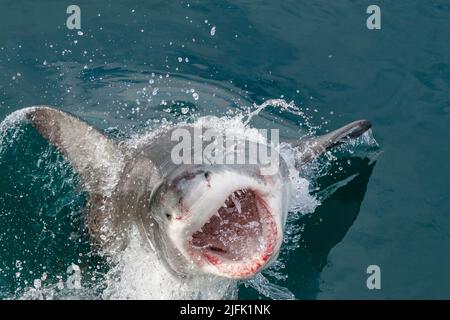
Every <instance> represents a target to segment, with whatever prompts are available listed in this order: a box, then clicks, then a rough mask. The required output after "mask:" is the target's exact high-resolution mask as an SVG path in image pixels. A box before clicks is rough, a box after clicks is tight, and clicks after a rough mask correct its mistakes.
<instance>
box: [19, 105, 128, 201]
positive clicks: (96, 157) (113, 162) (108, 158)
mask: <svg viewBox="0 0 450 320" xmlns="http://www.w3.org/2000/svg"><path fill="white" fill-rule="evenodd" d="M26 116H27V118H28V119H29V121H30V122H31V123H32V125H33V126H34V128H36V130H37V131H38V132H39V133H40V134H41V135H42V136H43V137H44V138H45V139H47V140H48V141H49V142H50V143H51V144H52V145H53V146H55V147H56V148H57V149H58V150H59V151H60V152H61V153H62V154H63V155H64V156H65V157H66V158H67V160H68V161H69V162H70V164H71V165H72V166H73V167H74V169H75V171H76V172H77V173H78V174H79V176H80V178H81V182H82V183H83V185H84V187H85V188H86V190H87V191H89V192H91V193H96V194H107V193H109V192H111V191H112V189H113V188H114V186H115V184H116V183H117V180H118V179H119V175H120V173H121V171H122V167H123V165H122V163H123V157H122V153H121V152H120V150H119V148H118V147H117V145H116V144H115V143H114V142H113V141H111V140H110V139H108V138H107V137H106V136H105V135H103V134H102V133H101V132H100V131H98V130H97V129H95V128H94V127H92V126H90V125H89V124H87V123H86V122H84V121H82V120H80V119H78V118H76V117H75V116H73V115H71V114H69V113H66V112H63V111H60V110H56V109H52V108H49V107H46V106H37V107H32V108H29V109H27V110H26Z"/></svg>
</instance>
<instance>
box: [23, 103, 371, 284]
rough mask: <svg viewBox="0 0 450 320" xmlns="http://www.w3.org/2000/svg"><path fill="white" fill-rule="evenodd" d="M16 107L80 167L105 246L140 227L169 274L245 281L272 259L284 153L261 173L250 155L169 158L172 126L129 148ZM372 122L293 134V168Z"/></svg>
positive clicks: (285, 198)
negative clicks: (243, 160) (213, 160)
mask: <svg viewBox="0 0 450 320" xmlns="http://www.w3.org/2000/svg"><path fill="white" fill-rule="evenodd" d="M22 112H23V113H24V114H25V115H26V118H27V119H28V120H29V121H30V122H31V124H32V125H33V126H34V128H36V130H37V131H38V132H39V133H40V134H41V135H42V136H43V137H44V138H45V139H47V140H48V141H49V143H50V144H51V145H53V146H54V147H56V148H57V150H59V152H61V153H62V154H63V155H64V156H65V157H66V158H67V160H68V161H69V162H70V164H71V165H72V166H73V168H74V169H75V171H76V172H77V173H78V174H79V176H80V180H81V182H82V185H83V187H84V188H85V189H86V191H88V193H89V200H88V205H87V209H86V211H87V213H86V221H87V227H88V229H89V231H90V234H91V236H92V238H93V241H94V243H95V244H97V245H98V246H99V248H101V249H102V250H103V251H105V252H109V253H110V254H114V253H117V252H120V251H123V250H124V248H126V246H127V245H128V243H129V241H130V233H131V229H132V228H133V227H134V226H137V229H138V230H139V233H140V235H141V238H142V239H144V240H145V242H146V244H147V245H148V247H150V248H151V250H152V252H153V253H154V254H155V256H156V257H157V258H158V259H160V260H161V261H162V262H163V265H164V268H165V269H166V270H167V272H169V273H170V274H172V275H173V276H174V277H176V278H179V279H195V278H196V277H205V276H207V277H208V276H211V277H214V278H219V279H221V278H222V279H230V278H231V279H245V278H251V277H254V276H255V275H256V274H257V273H258V272H260V271H261V270H262V269H263V268H265V267H267V266H269V265H270V264H271V263H272V262H273V261H274V260H275V259H276V258H277V255H278V252H279V250H280V247H281V244H282V241H283V230H284V226H285V223H286V217H287V213H288V204H289V196H290V189H289V188H290V183H289V182H290V181H289V175H288V171H287V169H286V164H285V163H284V160H283V159H282V158H281V159H280V162H279V163H278V165H279V170H277V171H276V172H273V173H271V174H262V172H263V170H262V169H263V168H262V165H261V164H258V162H257V161H256V162H255V161H253V162H252V161H250V162H249V163H253V164H246V165H230V164H205V163H203V164H175V163H174V161H172V159H171V153H172V151H173V148H174V147H175V145H176V143H177V141H173V139H172V134H173V130H174V128H171V129H167V130H161V132H159V133H158V134H156V136H155V137H154V138H153V139H151V140H149V141H147V142H146V143H143V144H140V145H138V146H134V147H133V148H130V147H127V146H125V145H124V144H120V143H119V144H117V143H115V142H113V141H112V140H110V139H109V138H107V137H106V136H105V135H104V134H102V133H101V132H100V131H98V130H97V129H95V128H94V127H92V126H90V125H89V124H87V123H86V122H84V121H82V120H80V119H79V118H77V117H75V116H73V115H71V114H69V113H66V112H63V111H60V110H56V109H52V108H49V107H46V106H37V107H32V108H28V109H24V110H23V111H22ZM184 126H185V129H186V130H188V131H192V130H193V128H192V126H189V125H184ZM175 128H176V126H175ZM370 128H371V124H370V123H369V122H368V121H366V120H360V121H355V122H352V123H350V124H348V125H346V126H344V127H342V128H340V129H338V130H335V131H333V132H331V133H328V134H326V135H323V136H320V137H314V138H308V139H299V140H296V141H292V142H291V145H292V146H293V147H295V148H298V149H299V150H301V154H302V157H301V158H300V159H298V161H297V163H296V166H298V167H301V166H303V165H305V164H306V163H308V162H310V161H312V160H313V159H314V158H315V157H317V156H319V155H320V154H322V153H323V152H325V151H327V150H329V149H331V148H333V147H335V146H337V145H339V144H341V143H343V142H345V141H346V140H348V139H355V138H357V137H359V136H361V135H362V134H363V133H364V132H366V131H367V130H369V129H370ZM267 148H268V149H271V148H273V146H271V145H270V144H269V143H268V144H267ZM272 152H276V150H272Z"/></svg>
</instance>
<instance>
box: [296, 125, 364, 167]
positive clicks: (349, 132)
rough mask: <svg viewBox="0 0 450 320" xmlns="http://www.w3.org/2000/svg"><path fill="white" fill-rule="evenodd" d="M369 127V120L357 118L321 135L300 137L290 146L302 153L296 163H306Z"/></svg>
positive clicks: (359, 134) (358, 135)
mask: <svg viewBox="0 0 450 320" xmlns="http://www.w3.org/2000/svg"><path fill="white" fill-rule="evenodd" d="M370 128H372V124H371V123H370V122H369V121H367V120H358V121H354V122H352V123H349V124H347V125H345V126H343V127H341V128H339V129H337V130H334V131H332V132H330V133H327V134H325V135H323V136H319V137H313V138H307V139H301V140H299V141H297V142H294V143H292V146H293V147H298V148H299V149H300V151H301V154H302V156H301V158H300V159H299V160H298V162H297V165H298V166H301V165H303V164H306V163H308V162H310V161H312V160H313V159H314V158H316V157H318V156H319V155H321V154H322V153H324V152H326V151H328V150H330V149H331V148H333V147H335V146H337V145H340V144H341V143H344V142H345V141H348V140H350V139H356V138H358V137H360V136H361V135H363V134H364V133H365V132H366V131H367V130H369V129H370Z"/></svg>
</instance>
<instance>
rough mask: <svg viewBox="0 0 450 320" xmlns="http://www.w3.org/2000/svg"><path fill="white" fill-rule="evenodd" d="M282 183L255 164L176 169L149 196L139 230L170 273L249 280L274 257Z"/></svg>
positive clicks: (281, 208) (281, 223)
mask: <svg viewBox="0 0 450 320" xmlns="http://www.w3.org/2000/svg"><path fill="white" fill-rule="evenodd" d="M285 180H286V179H284V178H283V177H282V175H281V174H274V175H271V176H267V175H261V174H260V170H259V168H258V166H256V165H253V166H250V165H245V166H244V165H243V166H224V165H214V166H212V165H203V166H200V165H197V166H181V167H179V168H177V169H176V170H174V171H173V172H172V173H171V174H170V175H169V176H168V177H167V179H164V181H163V182H162V183H161V184H160V185H159V186H158V187H157V188H156V189H155V190H154V192H153V193H152V195H151V199H150V202H151V204H150V208H151V210H150V212H148V213H147V214H146V215H148V217H144V218H143V220H144V225H145V226H146V227H148V226H150V225H152V230H149V232H152V233H153V234H154V239H155V240H154V241H156V242H158V244H157V245H158V247H159V248H160V250H159V251H160V252H161V253H162V256H163V258H164V260H165V261H166V262H167V264H168V265H169V266H170V268H171V269H172V270H174V271H175V272H177V273H181V274H199V273H203V274H212V275H216V276H221V277H226V278H234V279H241V278H250V277H252V276H254V275H255V274H256V273H257V272H258V271H260V270H261V269H263V268H264V267H265V266H267V265H268V264H269V263H270V262H271V261H273V260H274V259H275V258H276V257H277V255H278V252H279V249H280V246H281V243H282V239H283V228H284V222H285V218H286V214H287V203H286V202H287V198H286V196H287V194H288V187H289V185H288V184H286V182H285ZM146 218H147V219H148V218H151V219H152V221H153V222H149V221H148V220H147V221H148V222H147V223H146V222H145V221H146Z"/></svg>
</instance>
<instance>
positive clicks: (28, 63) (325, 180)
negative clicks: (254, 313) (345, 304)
mask: <svg viewBox="0 0 450 320" xmlns="http://www.w3.org/2000/svg"><path fill="white" fill-rule="evenodd" d="M70 4H71V3H68V2H64V1H56V0H54V1H51V0H45V1H39V2H37V1H35V2H32V1H10V0H3V1H1V3H0V121H2V120H3V119H5V118H6V116H7V115H8V114H10V113H12V112H14V111H16V110H18V109H21V108H24V107H29V106H32V105H51V106H54V107H57V108H60V109H63V110H65V111H69V112H71V113H74V114H76V115H77V116H79V117H81V118H83V119H85V120H87V121H88V122H90V123H91V124H93V125H95V126H96V127H98V128H100V129H102V130H104V131H105V132H106V134H107V135H109V136H111V137H113V138H114V139H116V140H120V139H123V138H127V137H130V136H132V135H133V134H137V133H140V134H142V133H145V132H146V131H148V130H151V129H152V128H155V127H156V126H157V125H158V124H159V123H160V122H161V121H162V119H163V118H164V119H167V120H170V121H175V122H176V121H180V120H186V119H189V118H190V117H192V116H193V115H217V116H221V115H224V114H226V113H227V111H229V110H237V109H239V108H242V106H252V105H253V104H256V105H259V104H261V103H263V102H264V101H266V100H267V99H274V98H276V99H283V100H284V101H287V102H290V101H292V102H293V104H295V106H296V108H297V109H298V110H299V111H301V112H302V113H303V114H304V116H303V117H300V116H299V113H297V114H292V113H288V112H284V111H282V110H281V111H280V110H279V109H277V108H275V107H269V108H267V109H265V110H264V112H262V113H261V114H260V115H258V117H256V118H255V121H254V125H255V126H258V125H259V126H263V127H264V126H265V125H266V124H268V123H269V125H270V126H274V127H277V128H280V129H282V131H281V133H284V134H286V135H289V136H291V137H292V136H294V135H295V134H298V135H301V133H302V132H304V131H305V130H309V129H311V128H316V127H317V132H318V133H321V132H325V131H326V130H331V129H333V128H337V127H339V126H341V125H344V124H346V123H348V122H350V121H353V120H356V119H368V120H370V121H371V122H372V124H373V136H374V137H375V139H376V141H377V142H378V145H379V146H378V147H377V148H375V149H376V150H372V149H374V148H370V150H366V149H365V151H361V152H357V153H355V154H351V153H349V150H350V151H351V148H349V149H346V150H345V152H337V153H336V157H337V160H333V161H330V159H329V158H325V157H324V158H322V159H319V161H318V164H317V165H318V166H317V167H316V168H315V169H316V171H317V170H318V171H319V172H320V173H318V172H315V173H313V174H311V173H309V175H308V177H314V178H311V180H312V181H311V190H310V193H311V194H312V195H314V196H315V197H316V198H317V199H318V200H320V205H319V206H318V207H317V208H316V209H315V210H314V212H311V213H307V214H302V213H301V212H300V213H299V212H293V213H292V215H291V218H290V221H289V226H288V229H287V232H288V234H287V237H286V243H285V244H284V245H283V247H282V250H281V257H280V262H279V263H278V264H277V265H276V266H275V267H274V268H272V269H269V270H267V271H265V272H264V273H263V275H264V277H265V278H264V279H268V281H269V282H270V283H271V284H272V285H270V286H267V285H264V281H262V282H261V281H259V282H251V281H250V282H243V283H241V284H240V285H239V291H238V297H239V298H241V299H245V298H250V299H266V298H287V297H295V298H297V299H348V298H357V299H394V298H399V299H419V298H423V299H431V298H438V299H443V298H446V299H448V298H450V252H449V245H450V231H449V230H450V219H449V215H450V199H449V196H448V186H449V177H450V162H449V161H448V160H449V156H450V144H449V143H448V139H449V137H450V23H449V21H450V3H449V2H448V1H445V0H433V1H419V0H416V1H415V0H408V1H395V2H394V1H378V2H377V3H376V4H377V5H378V6H379V7H380V9H381V29H380V30H369V29H368V28H367V27H366V20H367V18H368V17H369V14H367V13H366V9H367V7H368V6H369V5H371V4H375V3H372V2H370V1H349V0H348V1H347V0H343V1H337V2H330V1H322V0H320V1H304V0H300V1H290V0H289V1H159V0H152V1H113V2H112V1H95V2H93V1H81V0H79V1H76V4H77V5H78V6H79V7H80V9H81V29H80V30H68V29H67V27H66V19H67V17H68V16H69V15H68V14H67V13H66V9H67V6H68V5H70ZM144 88H145V89H144ZM305 119H307V121H306V122H307V123H305ZM16 127H20V128H19V129H17V128H16ZM283 130H284V131H283ZM0 138H1V144H0V177H1V180H0V297H1V298H19V297H25V298H26V297H28V296H27V295H26V292H27V291H29V290H28V289H27V288H30V287H31V288H33V287H34V288H41V287H45V286H46V284H52V285H53V286H56V287H57V285H58V283H60V282H61V281H65V280H66V278H67V277H68V275H70V274H71V271H70V270H69V271H68V268H69V269H70V268H71V266H74V265H76V267H79V268H80V269H81V271H82V275H83V278H82V282H83V288H82V289H80V290H79V292H78V293H77V294H76V296H77V297H88V298H96V297H99V296H100V295H101V292H102V290H103V289H104V288H103V286H104V281H103V279H104V277H105V274H106V273H107V270H108V262H107V261H106V260H105V258H103V257H101V256H99V255H98V254H97V253H96V251H95V250H94V249H93V248H92V247H91V245H90V241H89V236H88V234H87V231H86V230H85V227H84V220H83V219H84V215H83V213H84V206H85V202H86V194H85V192H84V191H83V190H82V189H80V187H79V183H78V178H77V176H76V174H75V173H74V172H73V171H72V169H71V168H70V165H68V163H67V162H66V161H65V159H64V158H63V157H62V156H61V155H59V154H58V153H57V152H56V151H55V150H54V149H52V148H51V147H49V146H48V144H47V143H46V141H45V140H44V139H43V138H41V137H40V136H39V135H38V134H37V133H36V132H35V131H34V130H33V129H32V128H31V127H30V126H28V125H20V124H19V125H10V124H9V123H7V122H3V124H2V126H0ZM375 154H376V155H375ZM321 168H324V169H322V171H320V170H321ZM370 265H377V266H379V267H380V271H381V289H379V290H377V289H375V290H369V289H368V287H367V285H366V280H367V278H368V276H369V275H368V274H367V273H366V270H367V267H368V266H370ZM52 288H53V287H52ZM49 292H50V293H46V294H47V296H48V295H51V294H54V295H55V296H56V298H57V297H58V296H61V297H68V296H70V295H71V294H72V293H65V292H64V291H61V292H59V293H55V292H57V290H53V289H52V290H49ZM286 292H288V293H286ZM31 297H35V296H31Z"/></svg>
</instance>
